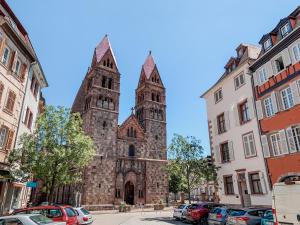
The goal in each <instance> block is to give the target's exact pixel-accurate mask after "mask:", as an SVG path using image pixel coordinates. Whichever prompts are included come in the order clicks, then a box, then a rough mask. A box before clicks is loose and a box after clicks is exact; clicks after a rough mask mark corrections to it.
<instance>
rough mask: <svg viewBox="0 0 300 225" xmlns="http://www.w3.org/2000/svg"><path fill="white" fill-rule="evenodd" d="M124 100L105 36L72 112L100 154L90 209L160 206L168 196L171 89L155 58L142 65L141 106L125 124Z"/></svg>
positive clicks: (88, 191)
mask: <svg viewBox="0 0 300 225" xmlns="http://www.w3.org/2000/svg"><path fill="white" fill-rule="evenodd" d="M119 95H120V74H119V71H118V67H117V62H116V59H115V57H114V53H113V50H112V48H111V45H110V42H109V39H108V37H107V36H105V37H104V38H103V40H102V41H101V42H100V44H99V45H98V46H97V47H96V49H95V51H94V55H93V59H92V64H91V67H90V68H89V69H88V72H87V74H86V76H85V79H84V80H83V82H82V85H81V87H80V89H79V91H78V93H77V96H76V98H75V101H74V103H73V107H72V110H73V111H74V112H80V114H81V115H82V119H83V128H84V130H85V132H86V134H88V135H89V136H91V138H92V139H93V141H94V145H95V149H96V155H95V156H94V159H93V160H92V162H90V164H89V165H88V166H87V168H86V169H85V171H84V177H83V184H82V190H81V195H82V197H81V204H82V205H85V207H86V208H88V209H103V208H108V207H109V206H111V207H113V206H114V205H119V204H121V202H123V201H125V202H126V203H127V204H130V205H135V204H138V203H143V204H154V203H156V202H158V201H160V200H161V199H163V200H165V199H166V196H167V195H168V179H167V174H166V163H167V161H166V114H165V88H164V86H163V83H162V80H161V78H160V75H159V72H158V70H157V67H156V65H155V63H154V60H153V57H152V55H151V53H149V55H148V57H147V59H146V61H145V63H144V65H143V66H142V70H141V74H140V80H139V84H138V87H137V89H136V99H135V103H136V104H135V107H134V108H133V109H132V112H131V115H130V116H129V117H128V118H127V119H126V120H125V121H124V122H123V123H122V124H120V125H118V114H119ZM64 190H65V189H64ZM69 190H73V189H69ZM59 200H60V199H58V201H57V202H58V203H67V204H73V205H74V201H73V202H59Z"/></svg>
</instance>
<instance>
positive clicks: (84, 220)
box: [0, 207, 94, 225]
mask: <svg viewBox="0 0 300 225" xmlns="http://www.w3.org/2000/svg"><path fill="white" fill-rule="evenodd" d="M74 210H75V212H76V215H77V220H78V223H79V224H81V225H83V224H84V225H87V224H91V223H93V221H94V220H93V217H92V215H91V214H90V212H89V211H87V210H86V209H85V208H82V207H79V208H74ZM0 225H1V224H0Z"/></svg>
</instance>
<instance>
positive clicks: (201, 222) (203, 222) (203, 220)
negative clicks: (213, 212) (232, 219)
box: [199, 218, 207, 225]
mask: <svg viewBox="0 0 300 225" xmlns="http://www.w3.org/2000/svg"><path fill="white" fill-rule="evenodd" d="M199 224H201V225H207V218H201V219H200V221H199Z"/></svg>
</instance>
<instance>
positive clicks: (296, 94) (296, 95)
mask: <svg viewBox="0 0 300 225" xmlns="http://www.w3.org/2000/svg"><path fill="white" fill-rule="evenodd" d="M290 87H291V90H292V93H293V97H294V103H295V105H298V104H300V95H299V90H298V84H297V81H294V82H292V83H291V85H290Z"/></svg>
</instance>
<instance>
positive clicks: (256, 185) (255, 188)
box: [249, 173, 263, 194]
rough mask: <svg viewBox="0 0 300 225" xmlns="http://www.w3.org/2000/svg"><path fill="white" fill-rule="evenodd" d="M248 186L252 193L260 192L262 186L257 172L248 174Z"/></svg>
mask: <svg viewBox="0 0 300 225" xmlns="http://www.w3.org/2000/svg"><path fill="white" fill-rule="evenodd" d="M249 178H250V186H251V190H252V193H253V194H262V193H263V192H262V188H261V183H260V178H259V173H253V174H250V175H249Z"/></svg>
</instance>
